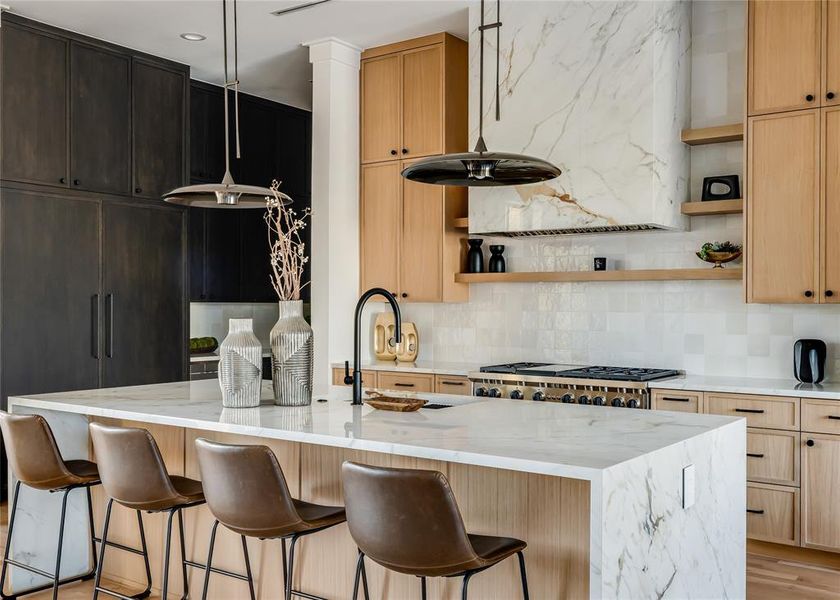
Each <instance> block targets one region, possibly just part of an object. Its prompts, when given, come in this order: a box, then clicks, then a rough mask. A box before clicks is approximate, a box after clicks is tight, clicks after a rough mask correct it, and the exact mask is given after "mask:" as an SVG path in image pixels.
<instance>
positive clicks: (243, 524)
mask: <svg viewBox="0 0 840 600" xmlns="http://www.w3.org/2000/svg"><path fill="white" fill-rule="evenodd" d="M195 446H196V450H197V452H198V465H199V468H200V469H201V480H202V482H203V484H204V493H205V495H206V497H207V506H208V507H209V508H210V512H211V513H213V516H214V517H215V519H216V521H215V522H214V523H213V530H212V532H211V534H210V549H209V551H208V555H207V574H206V576H205V579H204V593H203V594H202V600H204V598H206V596H207V587H208V584H209V581H210V571H211V568H210V565H211V563H212V560H213V546H214V544H215V541H216V528H217V527H218V526H219V523H222V524H223V525H224V526H225V527H227V528H228V529H230V530H231V531H233V532H234V533H238V534H239V535H240V537H241V539H242V550H243V552H244V554H245V566H246V571H247V573H248V576H249V579H248V585H249V591H250V594H251V600H254V584H253V581H252V580H251V579H250V575H251V567H250V565H249V564H248V546H247V542H246V538H248V537H255V538H259V539H261V540H265V539H277V538H279V539H280V540H281V543H282V544H283V546H282V550H283V589H284V592H285V596H286V600H290V599H291V597H292V595H295V596H301V597H303V598H313V599H317V600H322V599H320V598H319V597H318V596H314V595H312V594H308V593H306V592H302V591H300V590H294V589H292V575H293V573H294V566H295V544H296V543H297V541H298V540H299V539H300V538H302V537H304V536H307V535H311V534H313V533H317V532H319V531H324V530H325V529H329V528H330V527H333V526H334V525H338V524H339V523H343V522H344V521H345V516H344V508H343V507H340V506H322V505H319V504H311V503H309V502H303V501H301V500H296V499H295V498H292V495H291V494H290V493H289V487H288V486H287V485H286V478H285V477H284V476H283V470H282V469H281V468H280V464H279V463H278V462H277V457H276V456H274V453H273V452H272V451H271V449H270V448H268V447H267V446H258V445H254V446H240V445H231V444H220V443H218V442H211V441H209V440H206V439H197V440H196V441H195ZM287 539H288V540H290V548H289V557H288V563H287V561H286V540H287ZM213 572H215V570H213Z"/></svg>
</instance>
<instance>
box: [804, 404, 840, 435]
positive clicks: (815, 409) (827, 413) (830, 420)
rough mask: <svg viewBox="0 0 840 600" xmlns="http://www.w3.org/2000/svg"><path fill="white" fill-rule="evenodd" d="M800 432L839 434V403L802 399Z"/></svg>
mask: <svg viewBox="0 0 840 600" xmlns="http://www.w3.org/2000/svg"><path fill="white" fill-rule="evenodd" d="M802 431H813V432H815V433H837V434H840V401H838V400H812V399H809V398H803V399H802Z"/></svg>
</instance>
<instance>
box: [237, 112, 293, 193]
mask: <svg viewBox="0 0 840 600" xmlns="http://www.w3.org/2000/svg"><path fill="white" fill-rule="evenodd" d="M279 106H282V105H279V104H276V103H274V102H268V101H265V100H262V99H260V98H253V97H251V96H241V97H240V99H239V138H240V155H241V156H240V158H238V159H236V160H235V161H234V162H235V165H236V178H237V181H238V182H239V183H246V184H248V185H259V186H262V187H270V186H271V182H272V181H273V180H275V179H280V154H279V151H278V146H279V144H278V140H277V116H278V110H279V108H278V107H279ZM288 142H289V143H293V142H292V141H291V140H289V141H288Z"/></svg>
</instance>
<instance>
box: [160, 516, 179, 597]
mask: <svg viewBox="0 0 840 600" xmlns="http://www.w3.org/2000/svg"><path fill="white" fill-rule="evenodd" d="M175 512H176V509H171V510H170V511H169V516H167V518H166V542H165V543H164V544H163V582H162V584H161V588H160V597H161V599H162V600H166V592H167V590H168V588H169V552H170V546H171V544H172V517H173V516H174V515H175Z"/></svg>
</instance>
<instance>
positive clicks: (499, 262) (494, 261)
mask: <svg viewBox="0 0 840 600" xmlns="http://www.w3.org/2000/svg"><path fill="white" fill-rule="evenodd" d="M504 251H505V247H504V246H502V245H501V244H493V245H491V246H490V261H489V262H488V264H487V267H488V268H487V270H488V271H489V272H490V273H504V272H505V257H504V256H502V252H504Z"/></svg>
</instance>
